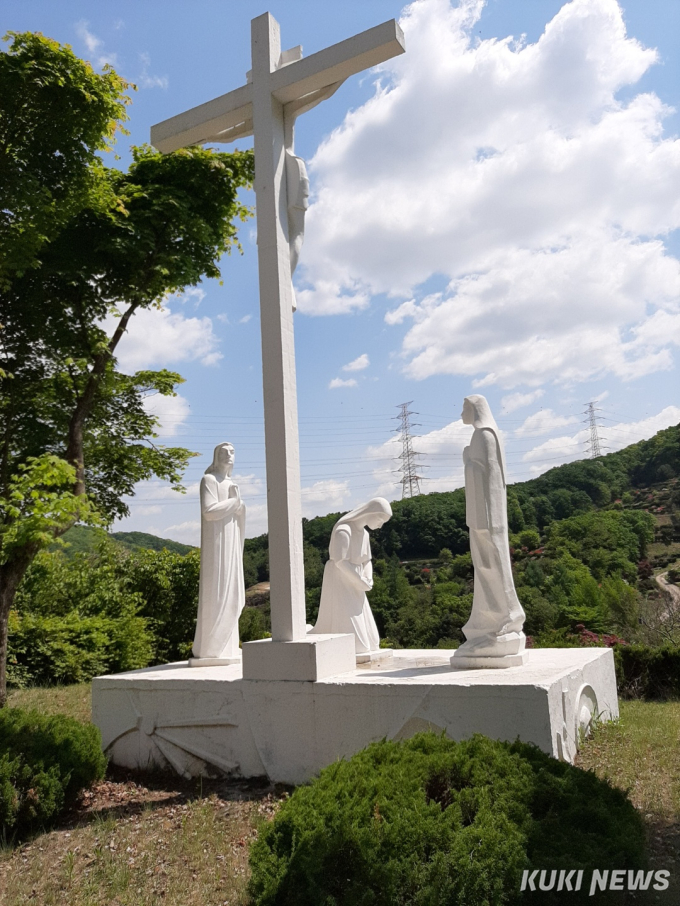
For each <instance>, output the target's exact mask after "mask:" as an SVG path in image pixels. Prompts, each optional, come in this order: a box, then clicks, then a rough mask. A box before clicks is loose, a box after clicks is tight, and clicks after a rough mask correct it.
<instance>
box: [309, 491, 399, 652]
mask: <svg viewBox="0 0 680 906" xmlns="http://www.w3.org/2000/svg"><path fill="white" fill-rule="evenodd" d="M391 515H392V509H391V507H390V505H389V503H388V502H387V501H386V500H385V499H384V498H383V497H374V498H373V499H372V500H369V501H368V503H364V504H362V506H360V507H357V508H356V509H355V510H352V511H351V512H349V513H347V514H346V515H345V516H343V517H342V518H341V519H338V521H337V522H336V523H335V525H334V526H333V532H332V534H331V543H330V545H329V548H328V553H329V554H330V559H329V560H328V562H327V563H326V566H325V568H324V573H323V585H322V587H321V603H320V605H319V616H318V619H317V621H316V625H315V626H314V628H313V629H312V630H310V631H311V632H312V633H340V632H351V633H353V634H354V643H355V646H356V653H357V655H358V656H363V655H367V654H370V653H372V652H376V651H378V650H379V649H380V636H379V634H378V627H377V626H376V625H375V619H374V617H373V613H372V612H371V607H370V604H369V603H368V598H367V597H366V592H367V591H370V590H371V589H372V588H373V564H372V563H371V543H370V540H369V537H368V532H367V531H366V529H367V528H370V529H377V528H380V526H381V525H384V524H385V523H386V522H387V520H388V519H389V518H390V517H391Z"/></svg>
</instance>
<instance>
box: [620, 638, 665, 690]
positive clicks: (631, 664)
mask: <svg viewBox="0 0 680 906" xmlns="http://www.w3.org/2000/svg"><path fill="white" fill-rule="evenodd" d="M614 658H615V660H616V681H617V686H618V689H619V693H620V694H621V695H623V696H625V697H626V698H677V697H680V646H673V645H667V646H664V647H662V648H650V647H649V646H647V645H617V646H616V648H615V649H614Z"/></svg>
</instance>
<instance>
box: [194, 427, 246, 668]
mask: <svg viewBox="0 0 680 906" xmlns="http://www.w3.org/2000/svg"><path fill="white" fill-rule="evenodd" d="M233 469H234V447H233V446H232V444H229V443H224V444H218V445H217V446H216V447H215V452H214V454H213V461H212V465H211V466H209V467H208V468H207V469H206V470H205V475H204V476H203V478H202V479H201V487H200V497H201V572H200V578H199V590H198V621H197V623H196V636H195V638H194V646H193V655H194V656H193V657H192V658H190V660H189V665H190V666H191V667H212V666H216V665H220V664H234V663H236V662H238V661H240V659H241V651H240V648H239V641H238V618H239V617H240V615H241V611H242V610H243V607H244V605H245V602H246V591H245V582H244V579H243V544H244V541H245V529H246V508H245V504H244V503H243V502H242V501H241V495H240V493H239V489H238V485H237V484H236V483H235V482H233V481H232V480H231V473H232V471H233Z"/></svg>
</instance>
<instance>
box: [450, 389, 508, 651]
mask: <svg viewBox="0 0 680 906" xmlns="http://www.w3.org/2000/svg"><path fill="white" fill-rule="evenodd" d="M461 418H462V419H463V422H464V424H466V425H473V426H474V429H475V430H474V431H473V433H472V438H471V440H470V444H469V446H467V447H466V448H465V450H464V451H463V462H464V464H465V515H466V522H467V525H468V528H469V530H470V552H471V554H472V566H473V568H474V595H473V599H472V613H471V614H470V619H469V620H468V621H467V623H466V624H465V626H463V633H464V635H465V638H466V641H465V642H464V643H463V644H462V645H461V646H460V648H458V649H457V651H456V653H455V654H454V655H453V657H452V658H451V665H452V666H454V667H456V666H458V667H514V666H517V665H519V664H521V663H522V662H523V654H522V653H523V651H524V645H525V636H524V633H523V632H522V627H523V626H524V617H525V614H524V611H523V610H522V605H521V604H520V603H519V598H518V597H517V592H516V591H515V583H514V580H513V577H512V565H511V563H510V545H509V541H508V502H507V490H506V474H507V473H506V468H505V451H504V450H503V441H502V440H501V436H500V433H499V431H498V425H497V424H496V422H495V420H494V417H493V415H492V414H491V409H490V408H489V404H488V402H487V401H486V399H485V397H483V396H477V395H475V396H468V397H466V398H465V402H464V404H463V414H462V416H461Z"/></svg>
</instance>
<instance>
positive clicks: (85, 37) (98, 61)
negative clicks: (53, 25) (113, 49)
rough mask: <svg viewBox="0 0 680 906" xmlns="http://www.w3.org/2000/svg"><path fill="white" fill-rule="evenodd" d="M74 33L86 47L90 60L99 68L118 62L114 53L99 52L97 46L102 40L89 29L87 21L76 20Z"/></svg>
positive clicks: (101, 44) (99, 45) (100, 44)
mask: <svg viewBox="0 0 680 906" xmlns="http://www.w3.org/2000/svg"><path fill="white" fill-rule="evenodd" d="M76 34H77V35H78V37H79V38H80V40H81V41H82V42H83V44H84V45H85V47H86V48H87V52H88V53H89V54H90V56H91V57H92V62H93V63H95V65H97V66H99V67H100V68H101V67H103V66H106V65H107V64H108V65H110V66H115V65H116V64H117V62H118V60H117V58H116V54H115V53H99V48H100V47H102V46H103V44H104V42H103V41H102V39H101V38H98V37H97V36H96V35H95V34H93V33H92V32H91V31H90V25H89V22H87V21H86V20H85V19H81V20H80V22H76Z"/></svg>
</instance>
